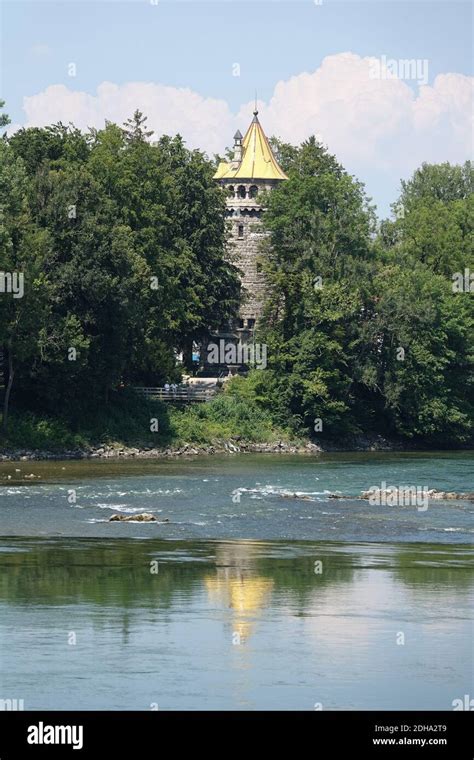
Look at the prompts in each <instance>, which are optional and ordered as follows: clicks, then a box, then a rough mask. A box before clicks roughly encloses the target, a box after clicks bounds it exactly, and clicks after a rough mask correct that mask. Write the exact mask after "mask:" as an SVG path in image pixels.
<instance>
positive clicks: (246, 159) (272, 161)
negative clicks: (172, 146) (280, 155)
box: [214, 110, 288, 180]
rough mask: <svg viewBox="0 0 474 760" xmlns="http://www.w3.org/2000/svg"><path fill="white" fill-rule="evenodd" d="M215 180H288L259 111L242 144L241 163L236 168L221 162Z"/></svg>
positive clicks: (256, 112) (230, 163)
mask: <svg viewBox="0 0 474 760" xmlns="http://www.w3.org/2000/svg"><path fill="white" fill-rule="evenodd" d="M214 179H242V180H245V179H288V177H287V176H286V174H285V172H284V171H283V170H282V169H281V168H280V166H279V165H278V162H277V160H276V158H275V156H274V155H273V152H272V149H271V147H270V143H269V142H268V140H267V138H266V135H265V132H264V131H263V129H262V125H261V124H260V122H259V120H258V111H257V110H255V111H254V112H253V119H252V123H251V124H250V126H249V128H248V129H247V132H246V133H245V137H244V139H243V142H242V160H241V162H240V163H239V165H238V166H237V167H236V166H235V164H232V162H227V161H221V162H220V164H219V166H218V168H217V171H216V173H215V174H214Z"/></svg>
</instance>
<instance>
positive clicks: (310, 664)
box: [0, 453, 474, 710]
mask: <svg viewBox="0 0 474 760" xmlns="http://www.w3.org/2000/svg"><path fill="white" fill-rule="evenodd" d="M472 462H473V460H472V455H470V454H468V453H459V454H454V455H452V454H449V455H448V454H439V455H434V454H430V455H426V454H416V455H413V454H409V455H408V454H403V455H387V454H383V455H378V454H376V455H369V454H361V455H348V454H343V455H331V456H329V455H325V456H322V457H319V458H315V457H281V456H278V457H272V456H264V457H254V456H251V457H246V456H245V457H235V458H230V457H229V458H221V459H214V458H212V459H211V458H209V459H205V460H203V459H200V460H195V461H188V460H186V461H180V462H177V461H166V462H138V461H137V462H107V461H105V462H62V463H31V462H26V463H20V464H14V463H10V464H7V465H0V483H2V484H3V485H2V486H0V521H1V523H0V533H1V534H2V535H3V539H2V540H1V542H0V665H1V667H0V673H1V675H0V699H8V698H10V699H23V700H24V704H25V709H112V710H113V709H143V710H149V709H152V708H156V707H158V708H159V709H160V710H168V709H184V710H188V709H189V710H194V709H280V710H281V709H302V710H313V709H315V705H316V706H321V707H322V708H323V709H387V710H391V709H414V710H416V709H451V706H452V702H453V700H454V699H459V698H461V699H462V698H463V697H464V695H465V694H472V693H473V667H474V658H473V651H472V633H473V602H474V572H473V563H472V555H473V550H472V546H471V545H470V544H471V543H472V533H473V512H474V507H473V505H472V503H469V502H457V503H454V502H444V503H443V502H435V503H433V504H431V505H430V507H429V509H428V510H427V511H426V512H420V511H418V510H417V509H416V508H415V507H371V506H370V505H369V504H368V502H365V501H359V500H356V499H355V498H354V497H355V496H356V495H357V494H358V493H359V492H360V491H361V490H363V489H367V488H369V487H370V486H372V485H378V486H380V484H381V482H382V481H385V482H387V484H388V485H418V486H420V487H423V486H427V487H430V488H431V487H435V488H440V489H443V490H456V491H472V490H474V489H473V486H472ZM17 470H20V471H19V472H17ZM30 473H32V474H34V475H36V476H41V477H35V478H34V479H29V478H25V477H24V476H25V475H27V476H29V475H30ZM8 475H10V478H8ZM332 491H339V492H341V493H342V494H344V495H345V496H346V497H347V498H345V499H342V500H337V501H334V500H330V499H328V492H332ZM294 492H298V493H299V494H300V495H303V496H305V497H307V499H304V500H300V499H294V498H289V493H294ZM73 493H75V496H76V497H77V500H76V502H75V503H74V501H72V502H71V501H70V500H69V499H70V498H71V495H72V494H73ZM145 510H146V511H147V512H153V513H154V514H156V516H157V517H168V518H169V519H170V523H169V524H166V525H159V524H153V523H151V524H138V523H119V524H117V523H109V522H107V520H108V518H109V516H110V515H111V514H113V513H119V512H122V513H126V514H133V513H134V512H141V511H145Z"/></svg>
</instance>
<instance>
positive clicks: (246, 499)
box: [0, 452, 474, 543]
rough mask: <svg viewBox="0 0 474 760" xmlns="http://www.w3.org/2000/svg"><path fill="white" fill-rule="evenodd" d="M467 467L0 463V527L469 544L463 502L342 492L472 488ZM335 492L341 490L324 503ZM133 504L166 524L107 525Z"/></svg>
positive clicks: (349, 460) (467, 509)
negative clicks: (402, 503)
mask: <svg viewBox="0 0 474 760" xmlns="http://www.w3.org/2000/svg"><path fill="white" fill-rule="evenodd" d="M17 470H20V471H18V472H17ZM473 471H474V458H473V455H472V453H470V452H468V453H465V452H462V453H455V454H365V453H364V454H333V455H323V456H321V457H305V456H301V457H300V456H286V457H285V456H281V455H276V456H271V455H262V456H246V455H245V456H240V457H226V458H225V457H224V458H219V459H217V458H216V459H215V458H211V457H209V458H205V459H202V458H201V459H196V460H194V461H189V460H185V461H183V460H181V461H172V460H171V461H158V462H156V461H155V462H148V461H145V462H144V461H136V462H109V461H100V462H54V463H51V462H46V463H31V462H26V463H24V462H22V463H20V464H6V465H5V464H4V465H0V483H2V484H3V486H0V519H1V530H0V532H1V533H2V534H3V535H30V536H31V535H65V536H72V535H74V536H110V537H113V538H116V537H118V536H123V537H126V536H142V537H155V538H156V537H162V538H174V539H177V538H224V539H227V538H254V539H270V538H271V539H291V540H296V539H311V540H342V541H432V542H437V541H439V542H443V543H445V542H452V543H469V542H471V541H472V539H473V535H474V504H473V503H472V502H471V503H469V502H452V501H449V502H433V503H431V504H430V506H429V508H428V509H427V510H426V511H422V510H418V509H417V508H416V507H415V506H406V507H389V506H381V507H374V506H371V505H370V504H369V503H368V502H367V501H361V500H358V499H355V498H354V497H356V496H358V495H359V494H360V492H361V491H362V490H366V489H368V488H370V487H371V486H378V487H380V485H381V483H382V482H386V483H387V485H396V486H402V485H411V486H418V487H419V488H424V487H428V488H439V489H442V490H448V491H458V492H459V491H460V492H463V491H464V492H465V491H474V484H473V483H474V477H473ZM30 474H33V475H36V476H41V477H40V478H38V477H36V478H35V479H31V480H30V479H29V478H28V477H27V478H25V476H29V475H30ZM9 475H10V480H9V479H8V476H9ZM336 491H337V492H339V493H341V494H343V495H345V496H347V498H345V499H338V500H333V499H329V498H328V495H329V493H331V492H336ZM292 493H297V494H298V496H299V497H304V498H296V499H295V498H290V494H292ZM351 497H352V498H351ZM74 500H75V501H74ZM143 511H146V512H151V513H153V514H154V515H155V516H156V517H157V518H158V519H163V518H168V519H169V520H170V523H169V524H166V525H156V524H137V523H135V524H133V523H132V524H130V523H108V520H109V518H110V516H111V515H112V514H120V513H122V514H127V515H133V514H136V513H139V512H143Z"/></svg>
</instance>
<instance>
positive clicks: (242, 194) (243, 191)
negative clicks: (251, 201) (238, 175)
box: [237, 185, 247, 198]
mask: <svg viewBox="0 0 474 760" xmlns="http://www.w3.org/2000/svg"><path fill="white" fill-rule="evenodd" d="M237 195H238V196H239V198H246V196H247V191H246V189H245V186H244V185H239V186H238V188H237Z"/></svg>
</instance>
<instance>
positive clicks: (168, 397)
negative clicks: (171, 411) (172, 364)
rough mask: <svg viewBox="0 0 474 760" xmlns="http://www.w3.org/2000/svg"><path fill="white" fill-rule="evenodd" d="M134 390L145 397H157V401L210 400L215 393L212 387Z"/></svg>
mask: <svg viewBox="0 0 474 760" xmlns="http://www.w3.org/2000/svg"><path fill="white" fill-rule="evenodd" d="M134 390H135V392H136V393H138V394H139V395H140V396H144V397H145V398H147V399H157V400H159V401H174V402H179V401H182V402H186V401H210V400H211V398H213V397H214V396H215V394H216V391H215V389H214V388H193V387H191V386H187V387H186V388H182V387H181V388H177V389H176V390H175V391H172V390H165V388H141V387H139V388H137V387H135V388H134Z"/></svg>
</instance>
